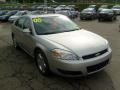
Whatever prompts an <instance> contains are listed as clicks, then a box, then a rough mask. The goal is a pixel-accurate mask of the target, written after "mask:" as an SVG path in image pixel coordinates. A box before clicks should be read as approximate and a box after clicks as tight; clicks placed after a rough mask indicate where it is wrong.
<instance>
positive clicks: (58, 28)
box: [11, 14, 112, 77]
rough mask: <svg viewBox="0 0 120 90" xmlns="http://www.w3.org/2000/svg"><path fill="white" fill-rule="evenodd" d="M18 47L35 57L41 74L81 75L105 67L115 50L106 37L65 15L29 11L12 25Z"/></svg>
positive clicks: (13, 36) (15, 44) (14, 43)
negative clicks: (77, 23) (79, 24)
mask: <svg viewBox="0 0 120 90" xmlns="http://www.w3.org/2000/svg"><path fill="white" fill-rule="evenodd" d="M11 29H12V39H13V45H14V47H15V48H19V47H20V48H22V49H23V50H24V51H25V52H27V53H28V54H29V55H31V56H32V57H34V58H35V61H36V64H37V67H38V69H39V71H40V72H41V74H43V75H49V74H50V72H51V71H52V72H54V73H56V74H59V75H62V76H68V77H79V76H84V75H88V74H92V73H95V72H98V71H100V70H103V69H104V67H106V66H107V65H108V63H109V62H110V59H111V53H112V50H111V48H110V46H109V43H108V41H107V40H106V39H104V38H102V37H101V36H99V35H97V34H94V33H92V32H90V31H87V30H85V29H81V28H80V27H79V26H77V25H76V24H75V23H74V22H72V21H71V20H70V19H69V18H67V17H66V16H64V15H59V14H46V15H28V16H27V15H26V16H22V17H20V18H19V19H17V20H16V21H15V22H14V24H13V25H12V28H11Z"/></svg>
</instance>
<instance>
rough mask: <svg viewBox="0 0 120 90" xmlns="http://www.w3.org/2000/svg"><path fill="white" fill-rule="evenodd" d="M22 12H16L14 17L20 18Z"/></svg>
mask: <svg viewBox="0 0 120 90" xmlns="http://www.w3.org/2000/svg"><path fill="white" fill-rule="evenodd" d="M22 13H23V12H17V13H16V14H15V16H21V15H22Z"/></svg>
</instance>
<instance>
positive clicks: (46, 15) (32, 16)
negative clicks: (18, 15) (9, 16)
mask: <svg viewBox="0 0 120 90" xmlns="http://www.w3.org/2000/svg"><path fill="white" fill-rule="evenodd" d="M25 16H27V17H29V18H36V17H50V16H63V15H61V14H43V15H25ZM23 17H24V16H23Z"/></svg>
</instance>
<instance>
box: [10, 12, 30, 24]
mask: <svg viewBox="0 0 120 90" xmlns="http://www.w3.org/2000/svg"><path fill="white" fill-rule="evenodd" d="M28 13H29V12H28V11H18V12H17V13H16V14H15V15H13V16H11V17H10V18H9V19H8V21H9V22H11V23H12V22H14V21H15V20H16V19H18V18H19V17H20V16H23V15H26V14H28Z"/></svg>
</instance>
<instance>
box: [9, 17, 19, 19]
mask: <svg viewBox="0 0 120 90" xmlns="http://www.w3.org/2000/svg"><path fill="white" fill-rule="evenodd" d="M18 17H19V16H11V17H10V18H12V19H16V18H18Z"/></svg>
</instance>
